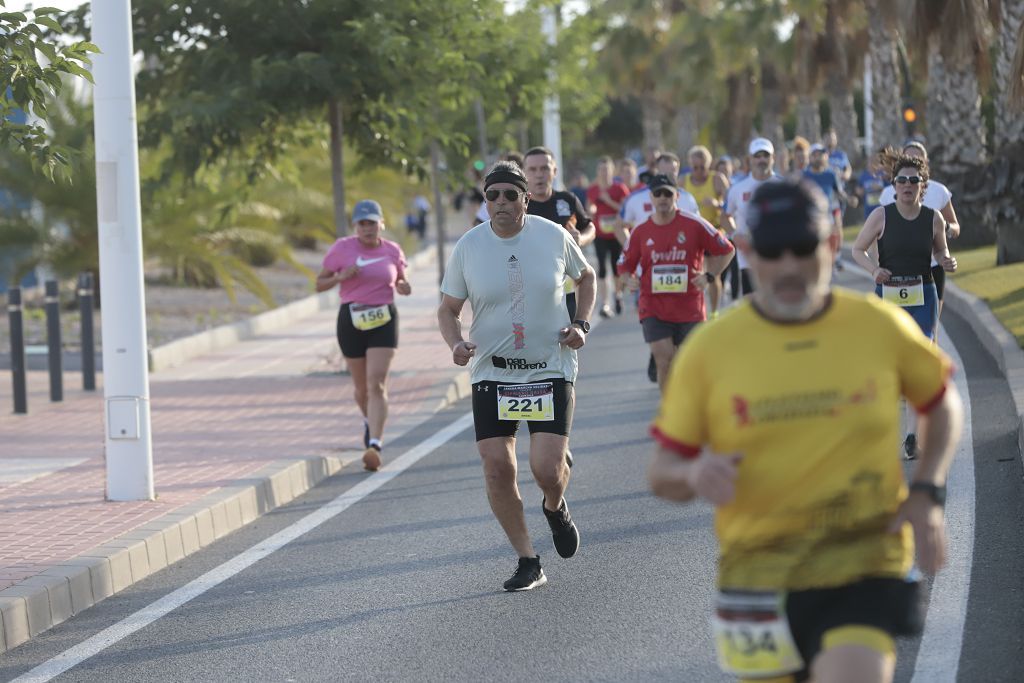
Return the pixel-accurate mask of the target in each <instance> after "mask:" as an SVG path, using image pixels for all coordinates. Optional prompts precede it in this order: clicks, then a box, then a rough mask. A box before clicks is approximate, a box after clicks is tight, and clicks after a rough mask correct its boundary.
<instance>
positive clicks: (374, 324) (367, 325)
mask: <svg viewBox="0 0 1024 683" xmlns="http://www.w3.org/2000/svg"><path fill="white" fill-rule="evenodd" d="M349 313H350V314H351V315H352V324H353V325H355V328H356V329H357V330H362V331H363V332H365V331H367V330H374V329H376V328H378V327H382V326H384V325H387V324H388V323H389V322H391V309H390V308H389V307H388V305H387V304H384V305H382V306H362V305H359V304H352V305H351V306H350V307H349Z"/></svg>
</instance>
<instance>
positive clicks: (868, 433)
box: [652, 288, 952, 590]
mask: <svg viewBox="0 0 1024 683" xmlns="http://www.w3.org/2000/svg"><path fill="white" fill-rule="evenodd" d="M832 291H833V294H832V300H831V302H830V304H829V306H828V308H827V309H826V310H825V312H824V313H823V314H822V315H821V316H819V317H818V318H816V319H815V320H812V321H809V322H806V323H801V324H780V323H773V322H770V321H768V320H766V319H765V318H763V317H762V316H761V315H760V314H758V313H757V311H756V310H755V309H754V308H753V307H752V306H751V305H750V303H749V302H744V303H742V304H740V305H739V306H738V307H736V308H735V309H733V310H732V311H729V312H728V313H725V314H723V315H722V316H721V317H720V318H719V319H718V320H717V321H715V322H714V323H710V324H708V325H703V326H701V327H699V328H698V329H697V330H696V331H695V332H694V333H693V334H691V335H690V337H689V338H688V339H687V340H686V344H684V345H683V347H682V348H681V349H680V351H679V354H678V355H677V356H676V358H675V361H674V362H673V364H672V369H671V371H670V373H669V378H668V380H667V382H666V385H665V390H664V394H663V397H662V401H661V410H660V412H659V414H658V416H657V418H656V419H655V422H654V425H653V429H652V431H653V433H654V435H655V437H656V438H657V439H658V440H659V441H660V442H661V444H662V445H663V446H665V447H667V448H669V449H671V450H673V451H675V452H677V453H679V454H680V455H682V456H683V457H695V456H696V455H697V454H698V453H699V451H700V448H701V447H702V446H704V445H707V446H708V448H710V450H711V451H713V452H715V453H720V454H730V453H740V454H742V456H743V460H742V462H741V463H740V465H739V470H738V477H737V481H736V498H735V500H734V502H732V503H730V504H728V505H723V506H720V507H718V508H717V509H716V514H715V530H716V532H717V534H718V540H719V544H720V556H719V575H718V582H719V586H720V587H722V588H730V589H751V590H801V589H808V588H824V587H832V586H839V585H843V584H847V583H850V582H852V581H856V580H857V579H859V578H862V577H868V576H871V577H903V576H906V574H907V572H908V571H909V570H910V567H911V564H912V561H913V541H912V535H911V529H910V525H909V524H906V525H904V528H903V531H902V533H901V534H889V533H887V532H886V527H887V525H888V524H889V523H890V521H891V520H892V518H893V516H894V515H895V513H896V511H897V508H898V507H899V504H900V503H901V502H902V501H903V500H904V499H905V498H906V496H907V487H906V484H905V482H904V478H903V472H902V468H901V459H900V457H899V455H898V452H899V443H900V426H899V417H900V416H899V413H900V411H899V410H898V407H897V406H898V405H899V404H898V399H899V397H900V394H901V391H902V394H904V395H905V396H906V397H907V399H908V400H909V401H910V402H911V403H912V404H913V405H914V406H915V407H916V408H917V409H918V411H920V412H925V411H927V410H930V409H931V407H932V406H934V405H935V403H936V402H938V401H939V400H940V399H941V398H942V395H943V394H944V392H945V388H946V382H947V380H948V378H949V375H950V372H951V369H952V364H951V362H950V360H949V358H948V357H947V356H946V355H945V354H943V353H942V352H941V351H939V350H938V349H937V348H936V347H934V346H932V344H931V343H930V342H929V341H928V339H927V338H925V337H924V336H923V335H922V334H921V331H920V329H918V327H917V324H916V323H915V322H914V320H913V319H912V318H911V317H910V316H909V315H907V314H906V313H905V312H903V311H901V310H899V309H898V308H897V307H896V306H893V305H891V304H887V303H885V302H883V301H882V300H881V299H879V298H878V297H875V296H872V295H869V294H859V293H856V292H851V291H846V290H842V289H837V288H834V289H833V290H832Z"/></svg>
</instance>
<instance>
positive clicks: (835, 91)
mask: <svg viewBox="0 0 1024 683" xmlns="http://www.w3.org/2000/svg"><path fill="white" fill-rule="evenodd" d="M839 15H840V9H839V7H838V6H837V4H836V2H835V0H830V1H829V2H828V6H827V7H826V10H825V42H826V44H827V45H828V46H829V49H828V58H827V61H826V64H825V93H826V96H827V97H828V103H829V109H830V111H831V112H832V128H833V129H834V130H835V132H836V140H837V142H838V146H839V149H842V150H845V151H846V153H847V154H848V155H849V156H850V157H851V159H856V158H857V157H859V156H860V154H859V150H858V148H857V111H856V110H855V109H854V107H853V91H852V90H851V83H850V69H849V64H848V60H847V58H846V41H847V40H848V36H847V34H846V30H845V29H844V27H843V21H842V18H841V17H840V16H839Z"/></svg>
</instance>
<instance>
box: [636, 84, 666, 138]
mask: <svg viewBox="0 0 1024 683" xmlns="http://www.w3.org/2000/svg"><path fill="white" fill-rule="evenodd" d="M640 107H641V111H642V113H643V131H644V149H651V148H652V147H657V148H658V149H663V148H664V144H665V141H664V138H663V136H662V132H661V112H660V111H659V107H658V102H657V100H655V98H654V95H653V94H647V95H644V96H643V97H641V98H640Z"/></svg>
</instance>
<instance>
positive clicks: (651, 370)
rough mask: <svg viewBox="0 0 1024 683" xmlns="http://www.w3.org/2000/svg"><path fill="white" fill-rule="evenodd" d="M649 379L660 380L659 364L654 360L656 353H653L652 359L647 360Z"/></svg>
mask: <svg viewBox="0 0 1024 683" xmlns="http://www.w3.org/2000/svg"><path fill="white" fill-rule="evenodd" d="M647 379H649V380H651V381H652V382H657V381H658V365H657V363H655V362H654V354H653V353H652V354H651V360H649V361H648V362H647Z"/></svg>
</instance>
